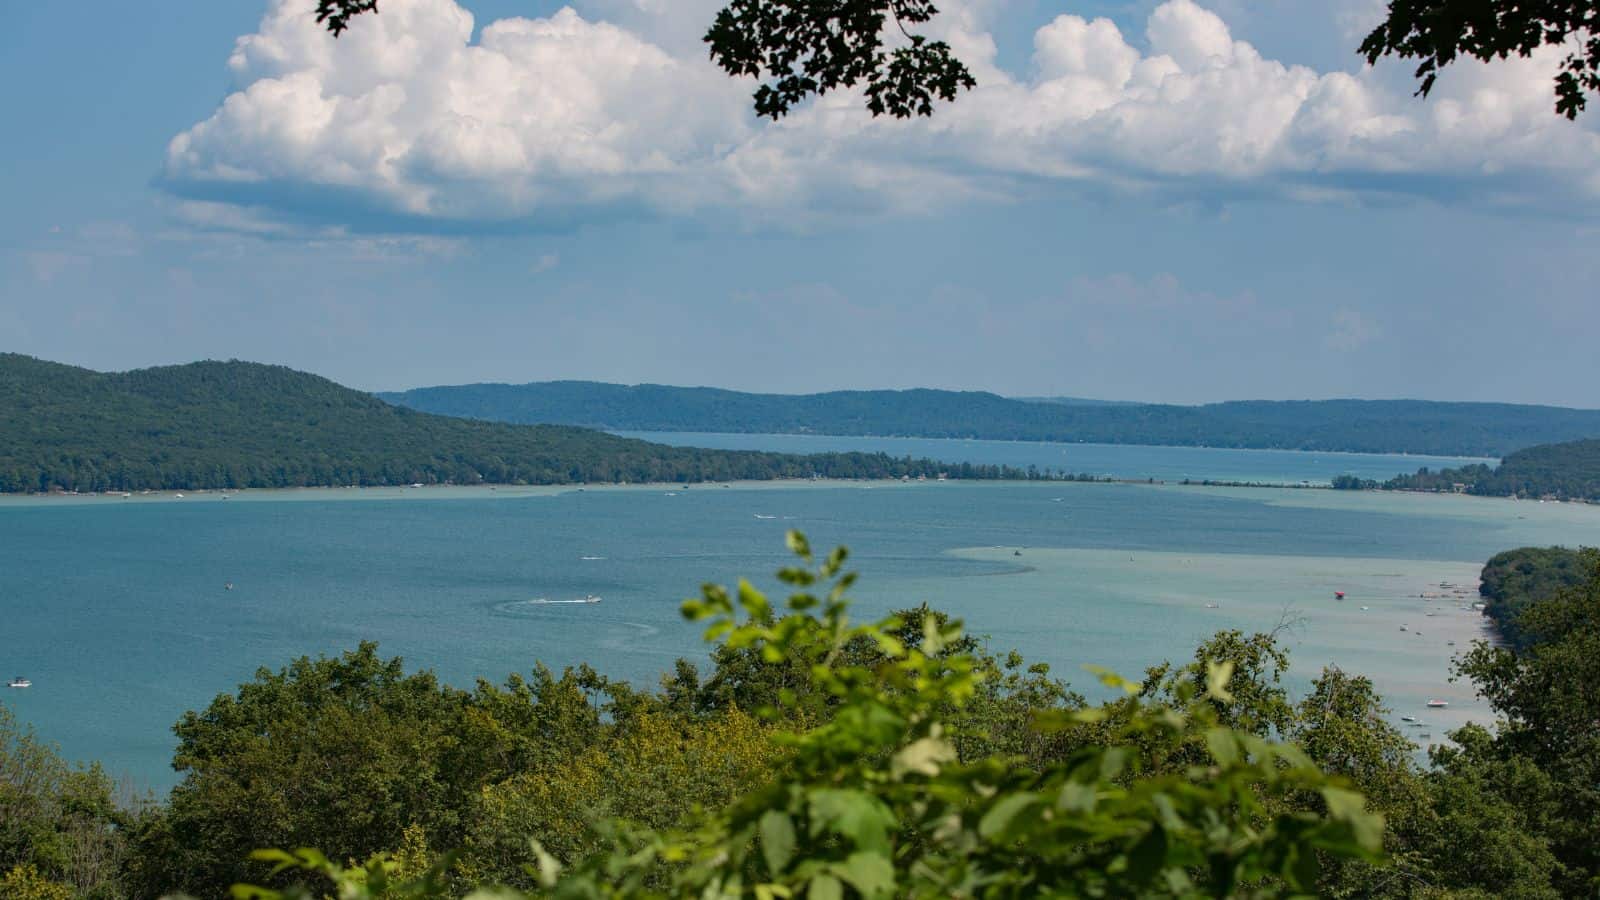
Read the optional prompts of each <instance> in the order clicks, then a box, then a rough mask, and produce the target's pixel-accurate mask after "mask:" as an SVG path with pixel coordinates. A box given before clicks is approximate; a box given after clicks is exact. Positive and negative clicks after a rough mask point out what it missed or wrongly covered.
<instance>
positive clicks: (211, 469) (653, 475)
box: [0, 354, 1026, 492]
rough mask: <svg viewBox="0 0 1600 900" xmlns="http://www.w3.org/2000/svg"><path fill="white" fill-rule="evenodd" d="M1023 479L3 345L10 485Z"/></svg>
mask: <svg viewBox="0 0 1600 900" xmlns="http://www.w3.org/2000/svg"><path fill="white" fill-rule="evenodd" d="M939 473H947V474H948V475H949V477H952V478H1000V477H1026V473H1021V472H1014V471H1010V470H1007V469H1003V468H1001V467H998V466H974V465H945V464H940V463H934V462H930V461H927V460H912V459H909V458H905V459H896V458H893V457H890V456H887V455H884V454H864V453H825V454H818V455H815V456H804V457H802V456H795V455H788V454H779V453H761V452H754V451H724V450H699V449H694V448H684V447H667V446H661V445H657V444H651V443H648V442H645V441H636V440H628V439H625V438H620V437H616V436H614V435H608V434H603V433H600V432H596V431H590V430H585V429H581V428H573V427H562V426H512V425H504V424H497V423H490V422H483V421H468V420H463V419H452V418H447V417H444V416H436V415H430V414H426V413H419V412H416V411H414V410H410V409H401V408H397V407H394V406H390V405H389V404H387V403H384V402H382V401H380V400H377V399H375V398H373V397H372V396H370V395H368V394H364V393H361V392H359V391H352V390H350V389H348V388H344V387H341V386H339V385H337V384H335V383H333V382H331V381H328V380H326V379H323V378H318V377H316V376H313V375H308V374H305V373H303V372H296V371H294V370H292V369H286V368H283V367H280V366H264V365H257V364H253V363H241V362H201V363H194V364H191V365H185V366H168V367H161V368H154V369H143V370H139V371H133V372H126V373H119V374H102V373H98V372H92V371H89V370H87V369H80V368H75V367H72V366H64V365H59V364H56V363H49V362H44V361H41V360H37V359H33V358H30V357H26V356H19V355H14V354H0V492H25V491H27V492H31V491H40V492H43V491H53V490H61V491H137V490H198V489H232V488H279V487H308V486H327V485H339V486H343V485H362V486H373V485H394V484H415V483H423V484H440V483H446V482H449V483H454V484H482V483H490V484H567V483H578V482H601V483H609V482H624V481H626V482H646V481H677V482H698V481H731V480H737V479H771V478H808V477H812V476H822V477H826V478H898V477H902V476H911V477H917V476H927V477H934V476H935V475H937V474H939Z"/></svg>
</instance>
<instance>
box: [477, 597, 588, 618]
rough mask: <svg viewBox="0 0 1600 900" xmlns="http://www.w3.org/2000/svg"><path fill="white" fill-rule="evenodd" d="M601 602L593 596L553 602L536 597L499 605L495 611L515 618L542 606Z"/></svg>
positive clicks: (583, 604)
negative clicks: (519, 614)
mask: <svg viewBox="0 0 1600 900" xmlns="http://www.w3.org/2000/svg"><path fill="white" fill-rule="evenodd" d="M599 602H600V598H599V597H596V596H594V595H593V594H590V595H589V596H587V597H580V598H578V599H576V600H552V599H550V598H549V597H534V598H533V599H531V600H512V601H510V602H507V603H499V604H496V605H495V607H494V610H495V612H497V613H501V614H502V615H513V616H514V615H517V614H518V613H522V612H527V611H529V610H532V609H533V608H534V607H540V606H593V605H594V604H596V603H599Z"/></svg>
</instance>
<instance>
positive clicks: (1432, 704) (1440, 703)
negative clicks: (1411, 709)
mask: <svg viewBox="0 0 1600 900" xmlns="http://www.w3.org/2000/svg"><path fill="white" fill-rule="evenodd" d="M1449 705H1450V701H1448V700H1429V701H1428V708H1429V709H1444V708H1445V707H1447V706H1449Z"/></svg>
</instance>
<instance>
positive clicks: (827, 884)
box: [806, 874, 844, 900]
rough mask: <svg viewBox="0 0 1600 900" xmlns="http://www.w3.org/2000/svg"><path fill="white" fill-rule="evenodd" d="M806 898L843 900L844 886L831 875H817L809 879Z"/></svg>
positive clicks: (813, 899)
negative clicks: (809, 883)
mask: <svg viewBox="0 0 1600 900" xmlns="http://www.w3.org/2000/svg"><path fill="white" fill-rule="evenodd" d="M806 897H807V898H808V900H844V885H843V884H841V883H839V879H837V878H835V877H833V876H832V875H827V874H822V875H818V876H817V877H815V878H813V879H811V886H810V887H809V888H807V889H806Z"/></svg>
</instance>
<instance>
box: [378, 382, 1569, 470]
mask: <svg viewBox="0 0 1600 900" xmlns="http://www.w3.org/2000/svg"><path fill="white" fill-rule="evenodd" d="M379 396H380V397H382V398H383V399H385V400H388V401H390V402H393V403H396V404H400V405H402V406H407V407H411V408H414V409H419V410H423V411H426V412H432V413H439V414H442V415H450V416H464V417H468V418H474V419H484V420H488V421H498V422H516V423H525V424H528V423H543V424H555V425H582V426H590V427H596V428H610V429H617V430H623V431H629V430H632V431H724V432H745V433H785V434H834V435H877V436H905V437H935V438H983V439H991V440H1021V441H1068V442H1071V441H1087V442H1094V443H1108V444H1168V445H1174V446H1207V447H1257V448H1267V449H1284V450H1346V451H1359V452H1369V453H1431V454H1441V455H1459V456H1489V457H1500V456H1504V455H1505V454H1507V453H1509V452H1511V451H1513V450H1516V449H1517V448H1519V447H1527V446H1531V445H1533V444H1543V443H1549V442H1552V441H1566V440H1572V439H1575V438H1584V437H1593V436H1596V435H1600V410H1577V409H1563V408H1559V407H1550V406H1523V405H1517V404H1507V403H1434V402H1428V401H1421V400H1319V401H1292V402H1271V401H1239V402H1231V403H1215V404H1210V405H1206V406H1173V405H1165V404H1147V403H1128V404H1091V403H1084V402H1082V401H1078V402H1073V403H1060V402H1048V401H1043V402H1041V401H1029V400H1014V399H1008V398H1005V397H1000V396H997V395H995V394H989V393H983V392H957V391H935V390H910V391H836V392H833V393H826V394H806V395H787V394H747V393H741V392H738V391H726V390H719V389H715V388H683V387H667V386H662V385H648V384H647V385H636V386H631V387H630V386H624V385H616V384H600V383H596V382H587V381H556V382H542V383H534V384H523V385H510V384H470V385H461V386H456V387H429V388H417V389H415V390H410V391H402V392H396V393H385V394H379Z"/></svg>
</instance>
